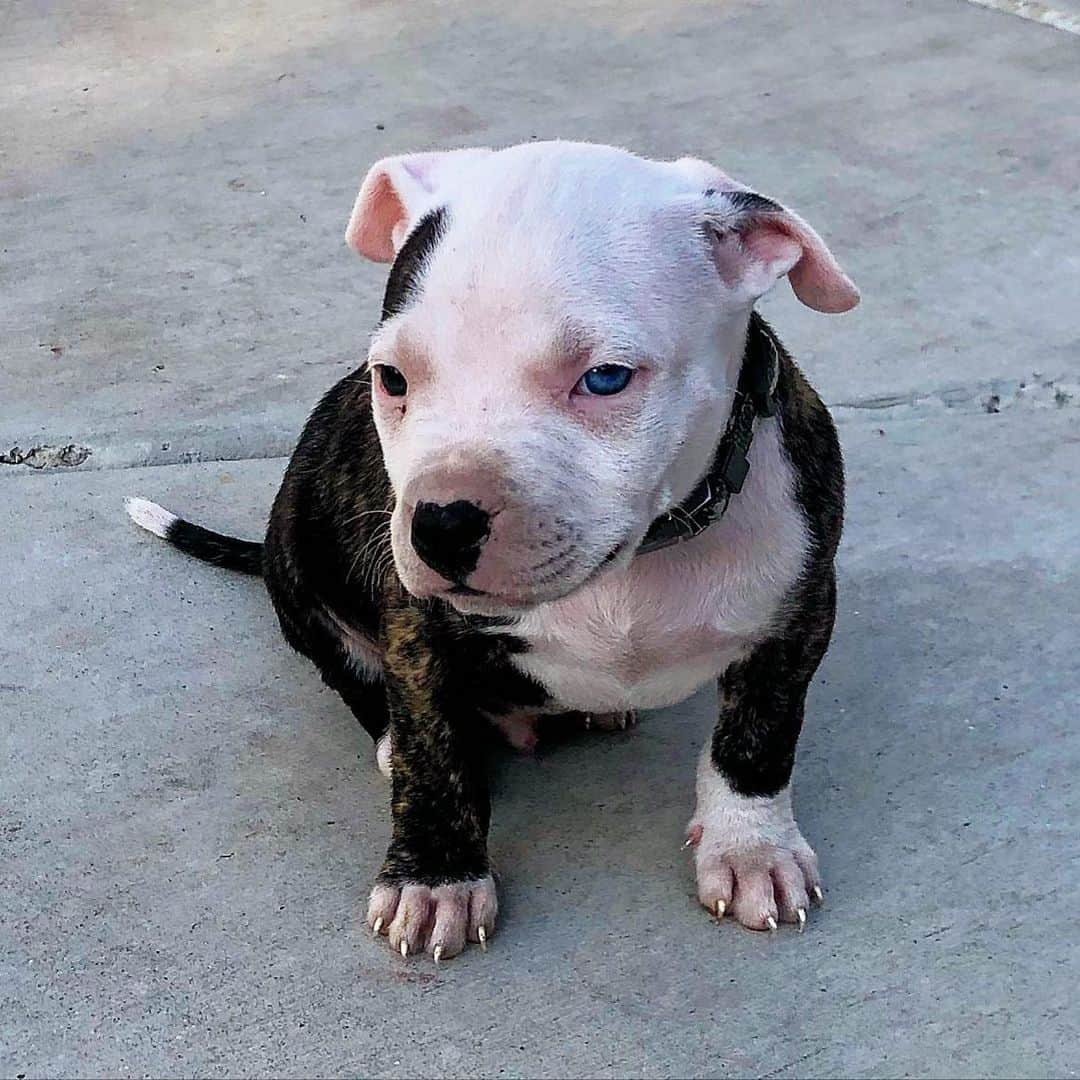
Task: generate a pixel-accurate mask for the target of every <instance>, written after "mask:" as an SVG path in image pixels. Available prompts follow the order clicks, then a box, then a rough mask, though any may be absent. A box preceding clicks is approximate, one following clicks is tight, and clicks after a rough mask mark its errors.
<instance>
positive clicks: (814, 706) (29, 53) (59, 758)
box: [0, 0, 1080, 1077]
mask: <svg viewBox="0 0 1080 1080" xmlns="http://www.w3.org/2000/svg"><path fill="white" fill-rule="evenodd" d="M1059 6H1062V5H1059ZM1067 9H1068V5H1064V6H1062V10H1067ZM0 24H2V25H3V26H4V27H5V30H4V33H3V34H2V35H0V70H2V71H3V72H4V80H3V85H2V87H0V130H3V131H4V132H5V136H4V137H3V140H2V142H0V154H2V155H3V157H2V163H0V196H2V198H0V323H2V326H3V330H4V334H3V338H2V339H0V452H7V451H9V450H10V449H11V448H12V447H13V446H14V445H18V446H19V447H20V454H19V455H15V456H16V457H19V456H23V455H25V454H26V453H27V452H31V451H33V450H34V448H36V447H42V446H53V447H64V446H68V445H74V446H75V447H76V448H84V449H85V450H88V451H89V454H88V455H86V456H85V459H84V460H83V461H82V463H81V464H78V465H75V466H63V465H58V466H55V467H52V468H44V469H41V470H37V469H34V468H31V467H28V466H27V465H25V464H22V465H19V464H12V465H0V507H2V508H3V510H4V511H5V512H4V513H2V514H0V553H2V555H3V567H4V571H5V572H4V574H3V575H2V576H0V611H3V612H4V613H5V616H6V619H5V623H4V625H3V627H2V630H3V636H2V639H0V640H2V645H0V738H2V740H3V743H2V745H3V748H4V750H5V751H6V754H5V766H6V767H5V768H4V769H3V771H2V772H0V1075H2V1076H11V1077H17V1076H20V1075H25V1076H37V1075H78V1076H93V1075H102V1074H109V1075H113V1074H115V1075H123V1076H127V1075H163V1074H164V1075H184V1076H204V1075H211V1076H224V1075H244V1076H262V1075H347V1074H360V1075H368V1074H373V1075H388V1076H395V1075H401V1076H411V1075H425V1076H428V1075H430V1076H447V1075H465V1076H495V1075H507V1076H568V1075H588V1076H625V1075H646V1076H658V1077H676V1076H685V1075H707V1076H770V1077H771V1076H776V1077H789V1076H802V1075H829V1076H831V1075H839V1076H852V1077H855V1076H875V1077H893V1076H897V1077H899V1076H934V1075H955V1076H982V1075H992V1076H1013V1075H1020V1076H1075V1075H1078V1074H1080V1038H1078V1027H1080V1024H1078V1015H1080V1013H1078V1009H1077V1005H1076V986H1077V982H1078V979H1080V963H1078V961H1080V936H1078V934H1077V932H1076V930H1075V926H1076V918H1075V915H1074V912H1073V909H1074V908H1075V897H1076V894H1077V884H1078V877H1080V874H1078V870H1077V867H1078V865H1080V861H1078V860H1080V838H1078V828H1077V824H1078V811H1080V807H1078V805H1077V803H1078V790H1080V782H1078V780H1077V777H1078V776H1080V737H1078V734H1077V723H1076V720H1077V693H1078V690H1080V665H1078V663H1077V660H1076V656H1077V645H1078V641H1080V633H1078V630H1077V612H1078V610H1080V556H1078V554H1077V551H1078V544H1077V534H1078V532H1080V330H1078V329H1077V316H1076V311H1077V304H1076V294H1077V280H1078V272H1080V259H1078V257H1077V251H1080V244H1078V240H1080V227H1078V225H1077V221H1078V218H1077V210H1078V209H1080V188H1078V185H1077V183H1076V172H1075V163H1076V161H1077V160H1080V104H1078V103H1080V94H1078V93H1077V90H1078V75H1077V73H1078V72H1080V37H1077V36H1073V35H1069V34H1067V33H1063V32H1060V31H1056V30H1053V29H1050V28H1047V27H1044V26H1040V25H1037V24H1035V23H1033V22H1028V21H1022V20H1020V19H1017V18H1015V17H1012V16H1009V15H1007V14H1001V13H999V12H996V11H990V10H986V9H985V8H981V7H977V6H974V5H971V4H966V3H963V2H960V0H941V2H937V3H931V2H929V0H926V2H922V0H917V2H914V3H905V4H896V5H884V4H880V3H871V2H869V0H867V2H852V3H845V4H842V5H841V4H835V5H833V4H830V5H813V6H812V5H804V4H797V3H795V2H794V0H763V2H758V3H743V2H731V3H727V4H723V5H718V4H709V5H706V4H674V3H660V2H659V0H650V2H644V0H628V2H622V3H618V4H616V3H606V4H590V5H587V6H586V5H570V4H560V3H548V4H544V5H539V4H526V3H517V2H513V3H502V4H498V5H495V4H490V5H489V4H481V3H473V4H468V5H444V4H434V3H433V4H430V5H429V4H426V3H425V4H421V3H416V4H410V5H407V6H406V5H391V4H379V3H370V4H361V3H353V4H345V3H342V2H327V3H320V4H316V5H293V4H287V3H285V2H284V0H267V2H264V3H261V4H259V5H250V6H240V5H234V6H233V8H232V9H230V8H229V6H227V5H218V4H216V3H210V2H194V3H192V4H189V5H186V6H184V7H183V9H182V10H179V5H147V4H144V5H137V6H136V5H127V4H122V3H107V4H104V5H93V6H88V5H80V4H76V3H72V2H70V0H68V2H61V3H50V4H44V3H39V2H36V0H35V2H30V3H8V4H5V5H0ZM376 125H382V127H381V129H380V128H379V127H377V126H376ZM533 135H537V136H540V137H549V136H554V135H562V136H570V137H584V138H594V139H602V140H605V141H612V142H619V143H623V144H627V145H631V146H633V147H634V148H637V149H640V150H641V151H643V152H646V153H649V154H652V155H671V156H674V155H677V154H681V153H687V152H692V153H697V154H699V155H701V156H705V157H710V158H713V159H714V160H716V161H717V162H718V163H720V164H721V165H723V166H724V167H725V168H726V169H728V171H730V172H732V173H734V174H735V175H738V176H740V177H742V178H744V179H746V180H748V181H751V182H753V183H755V184H757V185H758V186H759V187H760V188H761V189H762V190H764V191H767V192H769V193H770V194H773V195H775V196H777V197H779V198H781V199H783V200H784V201H787V202H789V203H791V204H792V205H793V206H795V207H797V208H798V209H800V210H801V211H802V212H803V213H804V214H805V216H806V217H808V218H809V219H810V220H811V222H813V223H814V224H815V225H816V226H818V227H819V228H820V230H821V231H822V232H823V233H824V234H825V235H826V237H827V238H828V239H829V241H830V243H831V244H832V245H833V247H834V250H835V251H836V252H837V253H838V255H839V256H840V258H841V261H842V262H843V263H844V265H845V266H846V267H847V268H848V269H849V270H850V272H851V273H852V276H853V277H854V278H855V280H856V281H857V282H858V284H859V285H860V286H861V288H862V290H863V294H864V303H863V305H862V306H861V307H860V308H859V309H857V310H856V312H855V313H853V314H852V315H851V316H847V317H844V318H835V319H828V318H825V317H822V316H817V315H813V314H812V313H810V312H806V311H804V310H803V309H801V308H799V307H798V305H797V304H795V303H794V302H793V301H792V300H791V298H790V297H789V296H787V295H786V294H784V293H783V292H782V291H778V295H777V296H776V297H774V298H770V299H769V300H768V301H767V303H766V304H765V311H766V314H767V315H768V317H770V318H771V319H772V320H773V321H774V323H775V324H776V326H777V328H778V330H779V332H780V334H781V336H782V337H783V338H784V339H785V341H786V342H787V343H788V344H789V345H790V346H791V348H792V349H793V351H794V352H795V354H796V355H797V356H798V357H799V358H800V359H801V360H802V361H803V362H804V365H805V366H806V368H807V369H808V371H809V372H810V374H811V376H812V378H813V380H814V381H815V383H816V384H817V385H818V386H819V387H820V388H821V390H822V391H823V393H824V395H825V397H826V398H827V399H828V400H829V401H830V402H831V403H832V404H833V405H834V407H835V408H834V411H835V414H836V417H837V420H838V423H839V426H840V430H841V437H842V439H843V442H844V446H845V451H846V455H847V460H848V467H849V479H850V505H849V519H848V520H849V524H848V529H847V534H846V542H845V546H844V548H843V552H842V558H841V609H840V618H839V622H838V627H837V634H836V638H835V640H834V644H833V647H832V649H831V650H830V652H829V654H828V657H827V658H826V661H825V664H824V665H823V667H822V669H821V671H820V673H819V677H818V679H817V681H816V683H815V685H814V687H813V689H812V692H811V699H810V703H809V709H808V716H809V719H808V724H807V730H806V733H805V735H804V738H803V741H802V743H801V746H800V757H799V761H798V765H797V771H796V801H797V804H798V809H799V813H800V820H801V822H802V825H803V828H804V831H805V832H806V834H807V836H808V837H809V838H810V839H811V841H812V842H813V843H815V844H816V846H817V847H818V850H819V853H820V854H821V856H822V862H823V868H824V872H825V875H826V884H827V886H828V904H827V906H826V908H825V909H824V910H823V911H821V912H819V913H818V914H817V915H816V916H815V917H814V918H813V920H812V922H811V924H810V926H809V927H808V929H807V931H806V933H805V934H803V935H802V936H798V935H795V934H794V933H781V934H779V935H777V936H775V937H771V938H770V937H767V936H762V935H752V934H749V933H746V932H743V931H740V930H738V929H737V928H735V927H734V926H731V925H724V926H722V927H717V926H716V925H715V924H714V923H713V922H711V921H710V920H709V919H708V918H707V917H706V916H705V915H704V914H703V913H702V912H701V911H700V910H698V908H697V905H696V903H695V901H694V898H693V882H692V875H691V870H690V866H689V864H688V862H687V860H686V859H685V858H684V856H683V854H682V852H681V851H680V848H679V845H680V843H681V839H682V829H683V826H684V824H685V821H686V819H687V817H688V815H689V812H690V809H691V803H692V769H693V761H694V758H695V755H696V752H697V748H698V746H699V745H700V742H701V740H702V739H703V738H704V736H705V733H706V731H707V729H708V726H709V714H710V711H711V708H712V700H711V697H710V695H709V694H708V693H702V694H701V695H699V696H698V697H697V698H696V699H694V700H693V701H691V702H689V703H687V704H686V705H683V706H680V707H678V708H674V709H670V710H666V711H661V712H657V713H652V714H649V715H647V716H646V717H645V718H644V721H643V723H642V724H641V726H640V728H639V729H638V730H637V731H635V732H633V733H631V734H628V735H625V736H622V735H619V736H593V737H583V738H581V739H579V740H576V741H574V742H572V743H571V744H569V745H567V746H564V747H561V748H559V749H557V750H555V751H553V752H551V753H549V754H547V755H545V756H544V757H543V758H542V759H541V760H540V761H538V762H536V761H529V760H524V759H520V758H517V757H514V756H512V755H509V754H502V753H499V754H497V755H496V759H495V766H496V785H497V808H496V816H495V825H494V831H493V840H492V846H493V852H494V855H495V858H496V859H497V861H498V864H499V867H500V869H501V872H502V874H503V900H504V908H503V917H502V919H501V925H500V932H499V934H498V935H497V937H496V939H495V941H494V942H493V946H492V948H491V950H490V952H489V953H488V955H487V956H482V955H478V954H472V953H469V954H467V955H465V956H463V957H461V958H459V959H457V960H455V961H454V962H453V963H451V964H448V965H445V966H444V967H443V968H442V969H440V970H439V971H437V972H436V971H434V970H433V969H431V968H430V967H429V966H427V964H426V963H425V962H423V961H410V962H402V961H401V960H399V959H397V958H395V957H393V956H391V955H390V954H389V953H388V951H387V950H386V949H385V947H384V946H382V945H381V944H380V943H377V942H374V941H372V940H371V939H370V938H369V937H368V936H367V935H366V934H365V933H364V932H363V931H362V929H361V928H360V925H359V914H360V911H361V907H362V898H363V895H364V893H365V891H366V888H367V885H368V883H369V881H370V879H371V876H372V874H373V873H374V872H375V870H376V868H377V866H378V862H379V859H380V857H381V851H382V847H383V845H384V842H385V838H386V833H387V828H388V821H387V810H386V787H385V784H384V782H383V781H382V779H381V778H380V777H379V776H378V774H377V773H376V772H375V770H374V767H373V764H372V761H371V757H370V748H369V746H368V745H366V743H365V737H364V736H363V734H362V732H360V731H359V729H358V728H357V727H356V725H355V723H354V722H353V721H352V719H351V717H350V716H349V715H348V714H347V712H346V710H345V708H344V706H342V705H341V703H340V702H339V701H338V700H336V699H335V698H334V696H333V695H332V694H331V693H330V692H329V691H326V690H324V689H323V688H322V686H321V685H320V683H319V681H318V679H317V677H316V676H315V675H314V673H313V671H312V670H311V669H310V667H309V666H308V665H307V664H306V663H305V662H303V661H302V660H301V659H300V658H298V657H296V656H295V655H293V654H292V653H290V651H289V650H288V649H287V647H286V646H285V645H284V643H283V642H282V641H281V640H280V638H279V636H278V633H277V630H276V626H275V623H274V619H273V616H272V613H271V611H270V608H269V604H268V601H267V599H266V597H265V595H264V594H263V591H262V589H261V586H260V585H259V584H258V583H257V582H252V581H249V580H245V579H240V578H235V577H231V576H229V575H227V574H225V573H222V572H218V571H215V570H213V569H211V568H208V567H204V566H201V565H198V564H194V563H191V562H188V561H185V560H184V559H182V558H181V557H180V556H179V555H177V554H175V553H173V552H170V551H168V550H167V549H166V548H164V547H163V546H162V545H161V544H159V543H155V542H154V541H153V540H152V539H151V538H149V537H147V536H146V535H145V534H140V533H138V532H137V531H136V530H135V529H134V528H133V527H132V526H130V524H129V523H128V522H127V521H126V519H125V518H124V516H123V514H122V509H121V502H122V499H123V497H124V496H125V495H128V494H144V495H148V496H151V497H154V498H156V499H159V500H160V501H162V502H164V503H166V504H167V505H170V506H172V507H174V508H176V509H178V510H185V511H189V512H191V513H192V514H193V515H198V516H199V517H201V518H204V519H206V520H208V521H210V522H213V523H216V524H218V525H219V526H222V527H226V528H229V529H233V530H235V531H237V532H239V533H242V534H245V535H256V534H257V533H258V532H259V530H260V529H261V527H262V524H263V522H264V521H265V516H266V511H267V508H268V506H269V502H270V500H271V498H272V496H273V493H274V490H275V485H276V483H277V480H278V479H279V477H280V474H281V470H282V468H283V467H284V459H283V455H284V454H287V452H288V448H289V446H290V444H291V442H292V440H293V438H294V437H295V434H296V432H297V429H298V427H299V425H300V423H301V422H302V419H303V417H304V415H305V414H306V412H307V410H308V409H309V408H310V407H311V405H312V403H313V402H314V400H315V399H316V398H317V397H318V395H319V394H320V393H321V392H322V391H323V390H324V389H325V388H326V387H328V386H329V385H330V384H331V383H332V382H333V381H334V380H335V379H336V378H337V376H338V375H339V374H341V373H343V372H344V371H346V370H348V369H349V368H350V366H351V365H353V364H354V363H355V362H356V360H357V358H358V357H359V356H361V355H362V352H363V349H364V341H365V337H366V334H367V332H368V330H369V329H370V327H371V325H372V323H373V321H374V319H375V317H376V315H377V306H378V297H379V289H380V285H381V272H380V270H379V268H377V267H371V266H365V265H364V264H362V263H360V262H358V261H357V260H355V259H354V258H353V257H352V256H350V255H349V253H348V252H347V251H346V249H345V248H344V246H343V244H342V242H341V233H342V231H343V227H344V222H345V218H346V216H347V214H348V210H349V208H350V205H351V200H352V197H353V195H354V193H355V188H356V186H357V184H358V182H359V178H360V176H361V174H362V172H363V170H364V168H365V167H366V166H367V165H368V164H369V163H370V162H371V161H372V160H373V159H374V158H376V157H378V156H380V155H381V154H383V153H389V152H394V151H397V150H403V149H411V148H422V147H427V146H439V145H466V144H469V143H492V144H501V143H506V142H512V141H517V140H520V139H524V138H528V137H530V136H533ZM83 456H84V455H83V454H82V453H81V452H76V453H74V454H73V455H69V456H68V460H77V459H79V458H82V457H83ZM47 457H48V452H46V451H39V452H38V453H37V454H36V455H34V454H32V456H31V461H32V462H37V463H39V462H40V461H42V460H43V459H45V458H47ZM192 462H195V463H194V464H192Z"/></svg>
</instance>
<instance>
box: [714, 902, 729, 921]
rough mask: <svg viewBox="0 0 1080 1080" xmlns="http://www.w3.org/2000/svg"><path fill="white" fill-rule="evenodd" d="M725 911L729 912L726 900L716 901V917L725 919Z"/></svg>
mask: <svg viewBox="0 0 1080 1080" xmlns="http://www.w3.org/2000/svg"><path fill="white" fill-rule="evenodd" d="M725 911H727V902H726V901H724V900H717V901H716V917H717V918H718V919H722V918H723V917H724V912H725Z"/></svg>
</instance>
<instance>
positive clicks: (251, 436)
mask: <svg viewBox="0 0 1080 1080" xmlns="http://www.w3.org/2000/svg"><path fill="white" fill-rule="evenodd" d="M1078 406H1080V382H1072V381H1068V380H1066V379H1063V378H1058V377H1055V378H1047V377H1046V376H1044V375H1042V374H1039V373H1034V374H1032V375H1031V377H1030V378H1026V379H991V380H988V381H986V382H981V383H977V384H975V385H972V386H954V387H944V388H942V389H937V390H932V391H930V392H928V393H918V392H911V393H903V394H880V395H875V396H872V397H867V398H856V399H853V400H851V401H834V402H830V403H829V408H830V409H832V410H834V411H835V412H836V413H837V416H838V418H842V417H843V415H844V413H846V412H850V413H852V414H859V413H865V412H877V413H880V412H883V411H888V410H901V409H903V410H906V411H908V412H909V413H912V414H915V413H918V412H920V411H923V412H926V413H927V414H928V415H929V414H932V413H933V412H934V411H936V410H941V409H948V410H952V411H959V412H965V413H971V412H976V413H977V412H982V413H988V414H993V413H1001V412H1006V411H1011V410H1014V409H1032V410H1036V409H1062V408H1077V407H1078ZM300 424H301V421H300V420H298V421H297V424H296V427H295V428H292V427H290V426H288V425H285V424H282V423H278V424H274V425H271V426H270V427H269V428H264V429H262V430H256V429H254V428H253V427H249V426H248V425H244V430H243V431H242V432H241V431H238V430H237V427H236V426H233V427H229V428H221V429H203V430H201V431H198V432H188V433H186V434H183V435H179V436H174V437H169V438H165V439H161V438H156V439H150V438H146V437H142V438H128V439H127V440H120V441H113V439H111V438H110V437H109V436H102V437H101V438H100V439H99V440H97V441H95V440H94V439H90V440H88V443H89V445H80V444H77V443H66V444H62V445H51V444H47V443H42V444H40V445H36V446H33V447H31V448H30V449H29V450H26V451H23V450H21V449H20V448H19V447H18V446H17V445H16V446H13V447H12V449H11V451H9V452H8V453H7V454H0V463H3V464H8V465H25V466H27V467H29V468H32V469H35V470H38V471H43V472H61V471H63V472H68V471H74V472H103V471H111V470H115V469H137V468H155V467H158V466H167V465H196V464H212V463H215V462H227V461H266V460H271V459H274V458H287V457H288V456H289V455H290V454H291V453H292V450H293V446H294V445H295V442H296V434H297V432H298V431H299V430H300ZM3 472H4V470H0V475H2V474H3ZM8 472H9V474H18V472H19V470H17V469H11V470H8Z"/></svg>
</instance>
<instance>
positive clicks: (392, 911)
mask: <svg viewBox="0 0 1080 1080" xmlns="http://www.w3.org/2000/svg"><path fill="white" fill-rule="evenodd" d="M498 913H499V900H498V896H497V895H496V892H495V882H494V880H493V879H492V878H491V877H486V878H481V879H479V880H474V881H458V882H453V883H451V884H448V885H431V886H429V885H411V884H407V883H406V884H404V885H401V886H397V885H384V884H381V883H380V884H378V885H376V886H375V888H374V889H372V890H371V899H370V900H369V901H368V910H367V924H368V926H370V927H371V930H372V932H373V933H375V934H385V935H386V936H387V937H388V938H389V939H390V947H391V948H392V949H393V950H394V951H395V952H397V953H400V954H401V955H402V956H413V955H415V954H417V953H424V952H426V953H428V954H429V955H430V956H431V957H432V959H434V961H435V963H439V961H440V960H448V959H449V958H450V957H451V956H457V954H458V953H459V952H461V950H462V949H464V948H465V942H466V941H473V942H477V943H478V944H479V945H480V946H481V947H482V948H484V949H486V948H487V942H488V940H489V939H490V937H491V935H492V934H493V933H494V931H495V917H496V915H498Z"/></svg>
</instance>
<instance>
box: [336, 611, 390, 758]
mask: <svg viewBox="0 0 1080 1080" xmlns="http://www.w3.org/2000/svg"><path fill="white" fill-rule="evenodd" d="M319 614H320V615H321V616H322V618H323V619H324V620H325V622H326V623H327V624H328V625H329V627H330V628H331V629H332V630H333V631H334V633H335V634H337V637H338V641H339V642H340V643H341V647H342V648H343V649H344V650H345V652H346V654H347V655H348V658H349V666H350V667H351V668H352V669H353V673H354V674H355V675H358V676H359V677H360V678H361V679H363V680H364V682H376V681H378V680H381V679H382V655H381V654H380V652H379V649H378V646H377V645H376V643H375V642H374V641H372V640H371V638H369V637H368V636H367V635H366V634H362V633H360V631H359V630H357V629H355V628H354V627H352V626H350V625H349V624H348V623H347V622H345V620H344V619H342V618H341V617H340V616H339V615H338V614H337V612H335V611H333V610H332V609H331V608H328V607H325V606H324V607H323V608H322V609H321V610H320V612H319ZM387 775H389V774H387Z"/></svg>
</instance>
